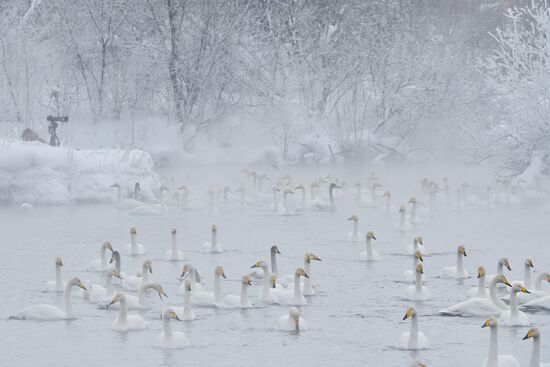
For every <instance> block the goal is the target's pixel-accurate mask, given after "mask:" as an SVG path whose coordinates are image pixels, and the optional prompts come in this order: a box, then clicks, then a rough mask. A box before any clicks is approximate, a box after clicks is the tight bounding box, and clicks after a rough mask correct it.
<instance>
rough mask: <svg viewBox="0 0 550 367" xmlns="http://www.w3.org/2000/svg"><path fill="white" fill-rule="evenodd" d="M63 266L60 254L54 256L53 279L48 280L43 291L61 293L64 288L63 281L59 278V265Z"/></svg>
mask: <svg viewBox="0 0 550 367" xmlns="http://www.w3.org/2000/svg"><path fill="white" fill-rule="evenodd" d="M62 266H63V259H62V258H61V256H58V257H56V258H55V280H48V282H47V283H46V287H45V288H44V292H57V293H63V292H64V290H65V281H63V279H61V267H62Z"/></svg>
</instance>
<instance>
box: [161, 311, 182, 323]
mask: <svg viewBox="0 0 550 367" xmlns="http://www.w3.org/2000/svg"><path fill="white" fill-rule="evenodd" d="M162 318H163V319H165V320H168V319H173V320H178V321H181V319H180V318H179V317H178V314H177V313H176V312H175V311H174V310H172V309H171V308H169V309H167V310H166V311H164V315H163V317H162Z"/></svg>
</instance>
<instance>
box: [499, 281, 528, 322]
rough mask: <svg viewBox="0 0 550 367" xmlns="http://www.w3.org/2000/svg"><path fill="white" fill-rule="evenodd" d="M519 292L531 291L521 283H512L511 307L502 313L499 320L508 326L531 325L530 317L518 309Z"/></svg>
mask: <svg viewBox="0 0 550 367" xmlns="http://www.w3.org/2000/svg"><path fill="white" fill-rule="evenodd" d="M519 292H523V293H529V291H528V290H527V289H526V288H525V287H524V286H522V285H521V284H520V283H514V284H513V285H512V291H511V292H510V309H509V310H506V311H503V312H502V313H501V314H500V318H499V319H498V321H499V322H500V324H501V325H506V326H527V325H529V318H528V317H527V315H526V314H525V313H524V312H522V311H519V310H518V303H517V294H518V293H519Z"/></svg>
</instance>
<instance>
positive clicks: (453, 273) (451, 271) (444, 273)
mask: <svg viewBox="0 0 550 367" xmlns="http://www.w3.org/2000/svg"><path fill="white" fill-rule="evenodd" d="M466 256H467V255H466V248H464V246H462V245H460V246H458V248H457V250H456V266H449V267H445V268H443V269H441V273H439V277H440V278H455V279H465V278H468V277H469V276H470V275H469V274H468V271H467V270H466V269H464V258H465V257H466Z"/></svg>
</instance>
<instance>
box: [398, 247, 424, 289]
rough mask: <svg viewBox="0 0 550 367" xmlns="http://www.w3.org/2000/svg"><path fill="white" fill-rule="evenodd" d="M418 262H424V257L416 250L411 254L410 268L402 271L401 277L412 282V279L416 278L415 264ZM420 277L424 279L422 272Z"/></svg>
mask: <svg viewBox="0 0 550 367" xmlns="http://www.w3.org/2000/svg"><path fill="white" fill-rule="evenodd" d="M419 262H424V259H423V258H422V252H420V251H418V250H417V251H415V253H414V255H413V267H412V270H405V271H404V272H403V279H404V281H405V282H407V283H414V280H415V278H416V275H415V274H416V266H417V265H418V264H419ZM421 279H422V280H424V274H422V276H421Z"/></svg>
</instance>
